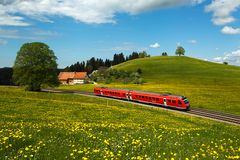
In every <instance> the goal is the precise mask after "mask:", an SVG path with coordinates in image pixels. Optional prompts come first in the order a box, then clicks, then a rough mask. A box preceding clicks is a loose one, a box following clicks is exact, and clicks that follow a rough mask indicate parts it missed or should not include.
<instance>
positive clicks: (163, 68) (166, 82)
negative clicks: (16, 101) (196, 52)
mask: <svg viewBox="0 0 240 160" xmlns="http://www.w3.org/2000/svg"><path fill="white" fill-rule="evenodd" d="M114 68H116V69H119V70H130V71H136V70H137V69H138V68H141V69H142V71H143V75H142V76H143V78H144V79H145V80H146V83H145V84H143V85H133V84H128V85H124V84H116V83H115V84H110V85H105V84H100V85H102V86H109V87H116V88H129V89H137V90H144V91H153V92H170V93H173V94H177V95H185V96H187V97H188V99H189V100H190V103H191V105H192V107H195V108H207V109H211V110H217V111H220V112H227V113H232V114H237V115H240V98H239V91H240V67H236V66H230V65H223V64H217V63H211V62H207V61H202V60H198V59H194V58H189V57H150V58H142V59H136V60H131V61H128V62H125V63H122V64H119V65H117V66H114ZM93 87H94V85H86V86H85V85H83V86H61V87H60V88H64V89H78V90H87V91H92V90H93Z"/></svg>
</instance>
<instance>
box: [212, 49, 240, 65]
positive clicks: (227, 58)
mask: <svg viewBox="0 0 240 160" xmlns="http://www.w3.org/2000/svg"><path fill="white" fill-rule="evenodd" d="M213 61H214V62H218V63H223V62H228V63H229V64H233V65H238V66H240V49H238V50H236V51H233V52H230V53H225V54H224V56H223V57H216V58H214V59H213Z"/></svg>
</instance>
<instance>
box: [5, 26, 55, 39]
mask: <svg viewBox="0 0 240 160" xmlns="http://www.w3.org/2000/svg"><path fill="white" fill-rule="evenodd" d="M58 35H59V34H58V33H57V32H52V31H44V30H34V29H31V30H24V31H22V32H19V30H8V29H7V30H6V29H2V28H0V38H6V39H30V40H39V39H41V40H42V39H46V38H48V37H55V36H58Z"/></svg>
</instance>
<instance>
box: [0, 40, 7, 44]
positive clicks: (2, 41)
mask: <svg viewBox="0 0 240 160" xmlns="http://www.w3.org/2000/svg"><path fill="white" fill-rule="evenodd" d="M7 43H8V41H6V40H4V39H0V45H6V44H7Z"/></svg>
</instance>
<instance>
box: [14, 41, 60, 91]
mask: <svg viewBox="0 0 240 160" xmlns="http://www.w3.org/2000/svg"><path fill="white" fill-rule="evenodd" d="M56 60H57V57H56V56H55V55H54V52H53V51H52V50H51V49H50V48H49V46H48V45H46V44H44V43H40V42H33V43H25V44H23V45H22V47H21V48H20V50H19V51H18V53H17V57H16V60H15V63H14V66H13V80H14V82H15V83H16V84H18V85H21V86H25V88H26V90H30V91H40V90H41V88H42V87H46V86H51V87H54V86H57V85H58V84H59V81H58V77H57V62H56Z"/></svg>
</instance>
